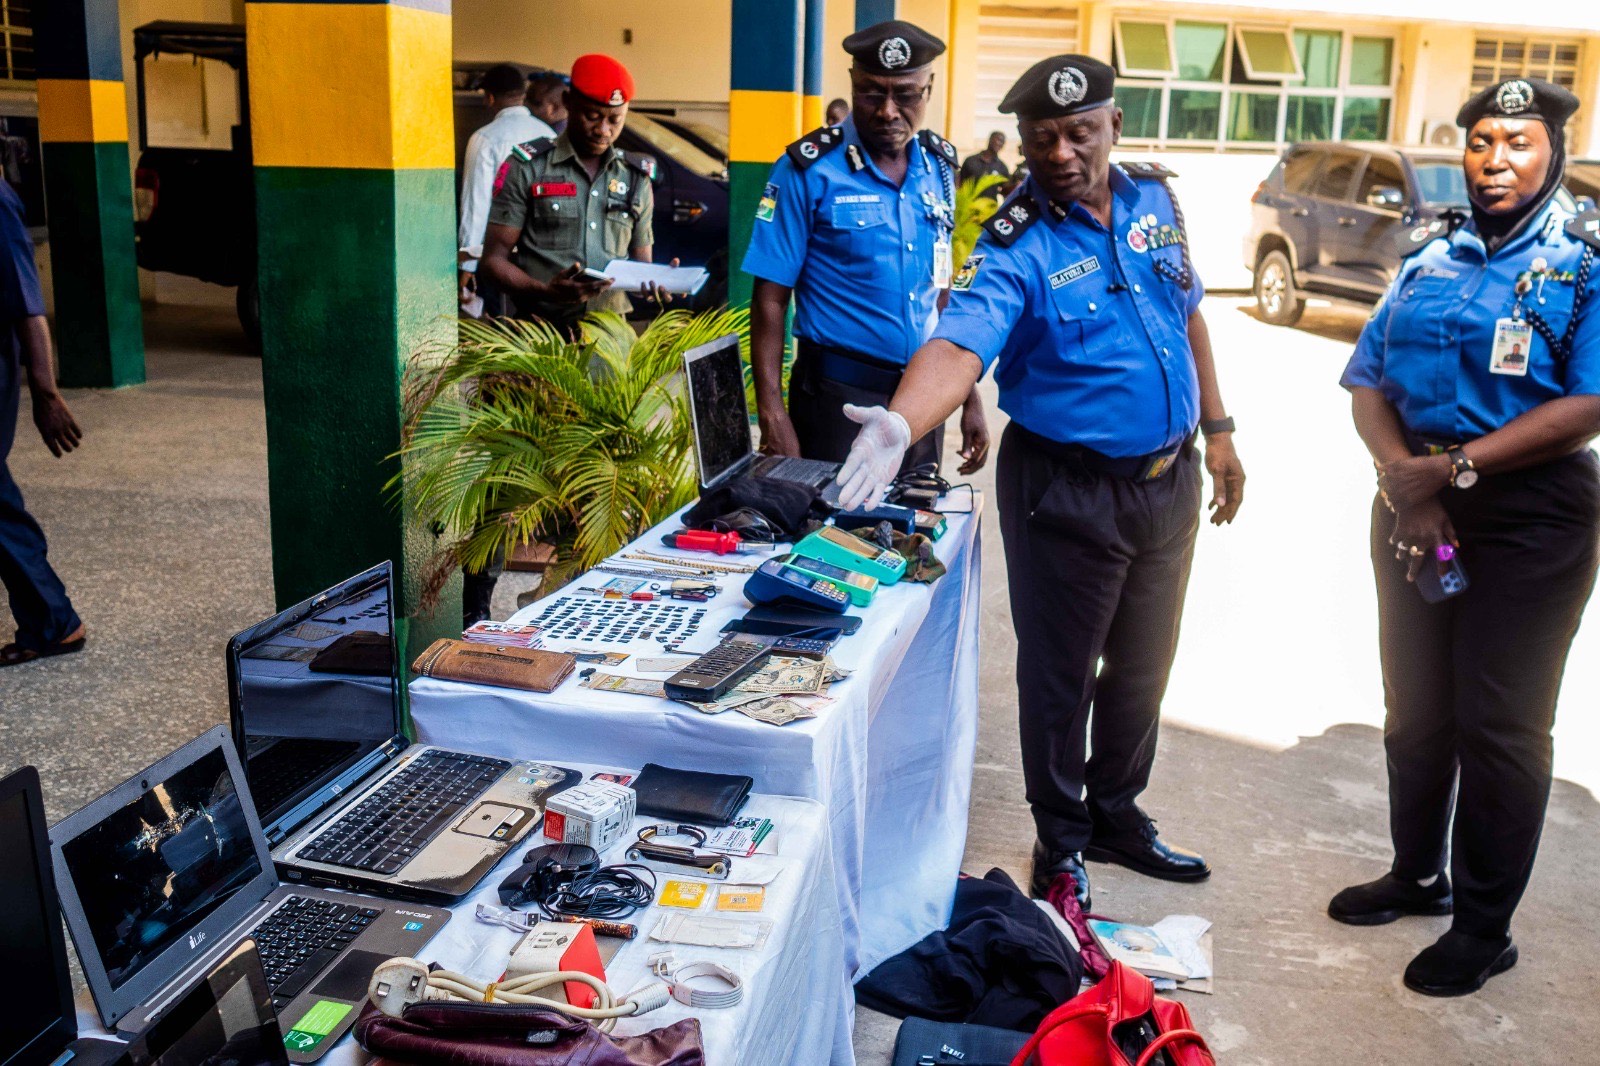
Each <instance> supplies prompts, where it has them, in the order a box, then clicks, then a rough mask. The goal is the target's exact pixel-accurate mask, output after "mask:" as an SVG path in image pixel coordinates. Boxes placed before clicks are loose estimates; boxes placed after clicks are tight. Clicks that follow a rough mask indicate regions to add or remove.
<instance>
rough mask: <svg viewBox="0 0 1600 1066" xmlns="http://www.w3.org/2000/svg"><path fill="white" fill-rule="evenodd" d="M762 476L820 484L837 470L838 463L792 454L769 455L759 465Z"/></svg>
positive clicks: (830, 477)
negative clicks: (800, 457) (803, 457)
mask: <svg viewBox="0 0 1600 1066" xmlns="http://www.w3.org/2000/svg"><path fill="white" fill-rule="evenodd" d="M759 472H760V474H761V476H762V477H770V478H776V479H777V480H779V481H799V482H801V483H803V484H808V485H821V484H822V483H823V482H825V481H829V480H831V479H832V478H833V475H834V474H837V473H838V472H839V464H838V463H825V462H823V461H822V460H820V459H796V458H795V457H794V456H792V455H784V456H769V457H767V458H766V459H764V460H762V462H761V465H760V467H759Z"/></svg>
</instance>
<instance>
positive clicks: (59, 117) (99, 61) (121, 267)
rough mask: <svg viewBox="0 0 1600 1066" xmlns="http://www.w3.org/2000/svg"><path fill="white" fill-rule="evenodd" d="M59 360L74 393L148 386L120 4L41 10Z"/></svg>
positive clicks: (86, 0) (42, 102) (83, 2)
mask: <svg viewBox="0 0 1600 1066" xmlns="http://www.w3.org/2000/svg"><path fill="white" fill-rule="evenodd" d="M34 19H35V25H34V44H35V48H36V59H37V63H38V72H39V139H40V141H41V142H42V147H43V163H44V192H45V206H46V210H47V211H48V212H49V234H50V260H51V274H52V277H53V284H54V290H55V314H56V322H55V326H56V345H57V349H58V355H57V360H58V362H59V365H60V377H61V383H62V384H63V385H66V386H69V387H87V386H98V387H107V386H111V387H115V386H119V385H133V384H137V383H138V382H141V381H143V380H144V335H143V316H142V314H141V313H140V309H139V271H138V267H137V265H136V264H135V262H134V252H133V249H134V237H133V187H132V180H131V177H130V174H129V170H128V111H127V96H126V93H125V90H124V88H123V84H122V49H121V46H120V43H119V40H118V36H119V34H120V32H121V29H120V23H119V21H118V17H117V3H116V0H51V2H50V3H46V4H41V5H38V6H36V7H35V9H34Z"/></svg>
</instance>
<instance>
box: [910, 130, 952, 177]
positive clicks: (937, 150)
mask: <svg viewBox="0 0 1600 1066" xmlns="http://www.w3.org/2000/svg"><path fill="white" fill-rule="evenodd" d="M917 140H919V141H921V142H922V147H924V148H926V149H927V150H928V151H930V152H932V153H933V154H934V155H936V156H938V157H939V158H940V159H942V160H944V164H945V166H947V167H949V168H950V169H951V170H955V169H956V168H957V167H959V166H960V165H961V157H960V156H959V154H957V152H956V146H955V145H953V144H951V143H950V142H949V141H947V140H945V139H944V138H943V137H941V136H939V135H938V134H937V133H935V132H933V131H932V130H923V131H922V132H920V133H918V134H917Z"/></svg>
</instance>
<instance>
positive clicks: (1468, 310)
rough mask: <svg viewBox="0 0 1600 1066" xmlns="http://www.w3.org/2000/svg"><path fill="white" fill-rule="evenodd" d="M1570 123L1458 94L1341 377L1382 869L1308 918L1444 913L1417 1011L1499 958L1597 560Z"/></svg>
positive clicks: (1562, 98)
mask: <svg viewBox="0 0 1600 1066" xmlns="http://www.w3.org/2000/svg"><path fill="white" fill-rule="evenodd" d="M1577 107H1578V99H1577V97H1575V96H1573V95H1572V94H1571V93H1570V92H1568V91H1567V90H1566V89H1563V88H1560V87H1559V86H1556V85H1552V84H1549V83H1548V82H1543V81H1539V80H1537V79H1534V78H1514V79H1511V80H1509V81H1503V82H1501V83H1500V84H1498V85H1494V86H1491V87H1489V88H1487V89H1485V90H1483V91H1482V92H1480V93H1478V94H1477V95H1476V96H1474V97H1473V98H1472V99H1471V100H1469V101H1468V102H1467V104H1466V105H1465V106H1464V107H1463V108H1462V109H1461V113H1460V114H1459V115H1458V116H1457V118H1456V122H1457V123H1458V124H1459V125H1461V126H1463V127H1465V128H1466V130H1467V141H1466V149H1465V152H1464V155H1463V160H1462V165H1463V169H1464V170H1465V173H1466V179H1467V189H1468V193H1469V196H1470V198H1471V203H1472V212H1471V216H1470V218H1467V217H1464V216H1461V215H1454V216H1452V217H1447V218H1444V219H1441V220H1438V221H1436V222H1433V223H1430V224H1424V225H1419V226H1417V227H1416V228H1415V229H1414V230H1411V231H1409V232H1408V233H1407V234H1406V235H1405V237H1404V238H1403V240H1404V241H1405V242H1406V243H1408V244H1409V245H1410V248H1409V251H1410V252H1411V254H1410V255H1409V256H1408V257H1407V258H1406V259H1405V260H1404V261H1403V263H1402V265H1401V268H1400V272H1399V274H1398V275H1397V276H1396V278H1395V281H1394V284H1393V285H1391V286H1390V287H1389V291H1388V293H1387V294H1386V295H1385V297H1384V300H1383V302H1382V303H1381V304H1380V305H1379V306H1378V308H1377V310H1376V311H1375V312H1374V313H1373V316H1372V319H1371V321H1369V322H1368V323H1367V326H1366V328H1365V329H1364V330H1363V331H1362V334H1361V339H1360V341H1359V342H1358V343H1357V345H1356V350H1355V354H1354V355H1353V356H1352V358H1351V359H1350V363H1349V365H1348V366H1347V367H1346V369H1345V372H1344V377H1343V384H1344V386H1345V387H1346V388H1348V389H1349V390H1350V392H1351V396H1352V405H1353V412H1354V416H1355V423H1356V429H1357V431H1358V432H1359V433H1360V435H1361V439H1362V441H1363V442H1364V443H1365V444H1366V445H1367V449H1368V451H1370V452H1371V454H1372V458H1373V461H1374V463H1375V464H1376V465H1377V468H1378V471H1379V478H1378V486H1379V494H1378V497H1377V498H1376V499H1375V500H1374V502H1373V510H1372V538H1371V545H1372V565H1373V570H1374V573H1375V576H1376V579H1377V588H1378V631H1379V647H1380V655H1381V661H1382V666H1383V680H1384V694H1385V704H1386V707H1387V711H1388V714H1387V719H1386V722H1385V725H1384V749H1385V753H1386V754H1387V756H1388V769H1389V825H1390V833H1391V836H1392V838H1393V842H1394V862H1393V864H1392V865H1391V867H1390V869H1389V872H1387V873H1385V874H1384V875H1383V876H1382V877H1380V878H1378V879H1377V880H1375V881H1371V882H1368V883H1366V884H1361V885H1355V886H1353V887H1351V888H1347V889H1345V890H1344V891H1342V892H1340V893H1339V894H1338V895H1337V896H1335V897H1334V898H1333V901H1332V902H1331V903H1330V904H1329V906H1328V913H1329V914H1330V915H1331V916H1332V917H1334V918H1336V919H1338V920H1339V921H1343V922H1348V923H1350V924H1353V925H1378V924H1381V923H1385V922H1391V921H1394V920H1395V919H1397V918H1400V917H1402V916H1405V915H1412V914H1432V915H1437V914H1453V917H1452V919H1451V927H1450V931H1449V932H1447V933H1445V934H1444V935H1443V936H1441V937H1440V938H1439V939H1438V940H1437V941H1436V942H1435V943H1434V944H1432V945H1430V946H1429V947H1427V948H1426V949H1424V950H1423V951H1422V952H1421V953H1420V954H1419V955H1417V956H1416V958H1414V959H1413V960H1412V961H1411V963H1410V965H1408V966H1407V967H1406V971H1405V977H1404V980H1405V983H1406V985H1407V986H1408V987H1410V988H1411V989H1413V990H1415V991H1418V992H1422V993H1425V994H1429V995H1437V996H1451V995H1464V994H1467V993H1471V992H1474V991H1476V990H1477V989H1479V988H1481V987H1482V986H1483V984H1484V982H1485V981H1487V980H1488V979H1489V978H1490V977H1492V976H1494V975H1495V974H1497V973H1501V972H1503V971H1505V970H1507V969H1509V968H1511V966H1513V965H1515V963H1516V961H1517V948H1516V946H1515V945H1514V944H1513V943H1512V940H1511V934H1510V927H1511V916H1512V914H1513V912H1514V911H1515V910H1516V906H1517V903H1518V901H1519V900H1520V899H1521V898H1522V894H1523V891H1524V890H1525V889H1526V888H1527V885H1528V878H1529V876H1530V874H1531V873H1532V870H1533V860H1534V855H1535V853H1536V851H1537V850H1538V845H1539V834H1540V830H1541V828H1542V827H1543V824H1544V814H1545V805H1546V802H1547V800H1548V799H1549V793H1550V776H1551V760H1552V751H1551V737H1550V731H1551V727H1552V726H1553V724H1554V720H1555V709H1556V697H1557V694H1558V692H1559V689H1560V685H1561V674H1562V670H1563V669H1564V667H1565V664H1566V658H1567V653H1568V651H1569V650H1570V648H1571V644H1572V638H1573V636H1574V634H1575V633H1576V632H1577V629H1578V623H1579V620H1580V618H1581V617H1582V614H1583V609H1584V606H1585V604H1586V603H1587V602H1588V600H1589V594H1590V591H1591V590H1592V588H1593V586H1594V580H1595V571H1596V563H1597V558H1600V548H1597V531H1600V464H1597V462H1596V458H1595V455H1594V453H1593V452H1592V451H1590V450H1589V448H1588V444H1589V442H1590V441H1591V440H1592V439H1593V438H1594V437H1595V436H1596V434H1597V433H1600V303H1597V302H1596V297H1597V293H1596V287H1597V284H1600V269H1597V266H1596V262H1595V260H1596V256H1597V249H1600V236H1596V231H1597V230H1600V213H1597V212H1590V213H1588V214H1587V215H1586V216H1584V217H1582V218H1578V219H1574V218H1573V217H1572V216H1571V214H1570V213H1569V212H1568V211H1567V210H1566V209H1565V208H1563V207H1562V206H1561V204H1560V202H1559V201H1558V200H1556V199H1555V196H1556V192H1557V191H1558V189H1559V188H1560V185H1561V179H1562V177H1563V169H1564V163H1565V158H1566V151H1565V137H1564V134H1563V132H1562V129H1563V126H1564V124H1565V123H1566V121H1567V119H1568V118H1569V117H1570V116H1571V115H1572V113H1573V112H1574V111H1575V110H1577ZM1441 545H1443V546H1446V548H1447V554H1448V553H1449V551H1453V552H1454V553H1455V560H1454V562H1455V563H1459V565H1460V567H1461V569H1462V570H1463V571H1464V572H1465V574H1466V577H1467V585H1466V588H1465V589H1464V590H1463V591H1459V592H1458V593H1457V594H1455V595H1453V596H1449V597H1447V598H1444V599H1442V600H1439V602H1435V603H1429V602H1426V601H1425V600H1424V599H1423V597H1422V595H1421V594H1420V593H1419V590H1418V588H1417V587H1415V585H1414V584H1413V582H1414V581H1415V580H1416V579H1417V578H1418V576H1419V574H1422V571H1423V568H1425V567H1439V566H1441V565H1449V564H1448V563H1446V562H1445V561H1443V560H1441V559H1440V557H1439V554H1438V552H1437V551H1436V549H1437V548H1438V547H1439V546H1441ZM1422 576H1424V577H1431V576H1432V575H1428V574H1422ZM1452 811H1453V813H1454V824H1453V828H1452V818H1451V815H1452ZM1447 861H1448V869H1447V868H1446V863H1447ZM1452 882H1453V884H1452Z"/></svg>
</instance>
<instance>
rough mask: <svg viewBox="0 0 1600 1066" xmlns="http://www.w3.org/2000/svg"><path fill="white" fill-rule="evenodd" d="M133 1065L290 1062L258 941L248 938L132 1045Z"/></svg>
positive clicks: (283, 1065)
mask: <svg viewBox="0 0 1600 1066" xmlns="http://www.w3.org/2000/svg"><path fill="white" fill-rule="evenodd" d="M128 1062H129V1064H130V1066H287V1064H288V1062H289V1056H288V1054H287V1053H286V1052H285V1051H284V1046H283V1032H282V1030H281V1029H280V1028H279V1027H278V1017H277V1015H276V1014H274V1013H273V1010H272V996H271V994H270V993H268V991H267V977H266V974H264V973H262V972H261V956H260V955H259V954H258V953H257V951H256V946H255V942H254V941H251V940H246V941H245V942H244V943H242V944H240V945H239V946H238V947H237V948H235V949H234V950H233V952H232V953H231V954H230V955H228V956H227V957H226V958H225V959H223V960H222V961H221V962H220V963H218V964H217V966H216V967H215V968H214V969H213V970H212V971H211V972H210V973H209V974H207V975H206V978H205V980H203V981H200V982H199V983H197V984H196V985H195V986H194V987H193V988H191V989H190V990H189V991H188V992H187V993H186V994H185V995H184V997H183V998H182V999H181V1000H179V1001H178V1002H177V1003H176V1004H175V1005H174V1006H173V1007H172V1009H171V1011H169V1012H168V1013H167V1014H166V1015H165V1016H164V1017H163V1018H162V1019H161V1020H160V1021H159V1022H157V1023H156V1024H155V1025H153V1026H151V1027H150V1029H149V1030H148V1031H146V1032H144V1033H141V1034H140V1035H139V1037H138V1039H136V1040H134V1041H133V1043H132V1044H130V1045H129V1047H128Z"/></svg>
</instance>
